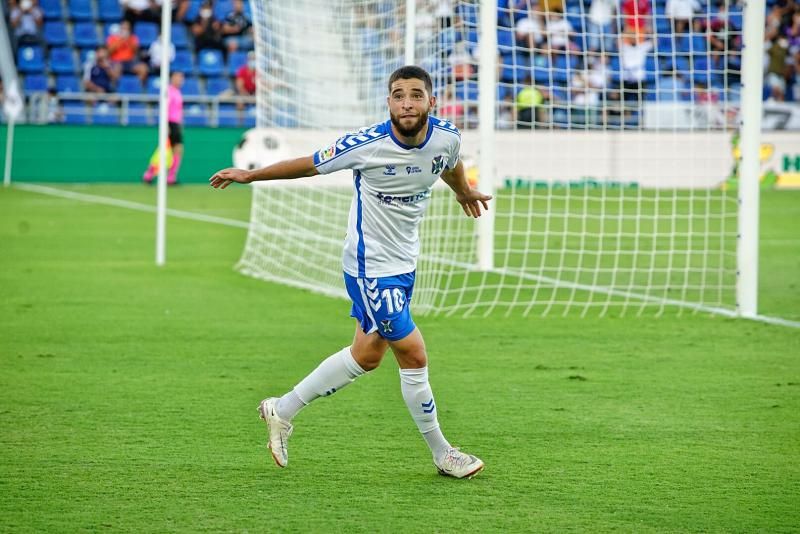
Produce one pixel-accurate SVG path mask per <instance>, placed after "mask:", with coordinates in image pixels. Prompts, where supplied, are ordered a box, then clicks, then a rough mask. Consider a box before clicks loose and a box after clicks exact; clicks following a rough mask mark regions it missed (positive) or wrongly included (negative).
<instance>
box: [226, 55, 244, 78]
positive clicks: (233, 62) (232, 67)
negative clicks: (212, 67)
mask: <svg viewBox="0 0 800 534" xmlns="http://www.w3.org/2000/svg"><path fill="white" fill-rule="evenodd" d="M246 63H247V52H245V51H242V50H237V51H236V52H231V53H230V54H228V74H229V75H231V76H236V71H237V70H239V67H241V66H242V65H244V64H246Z"/></svg>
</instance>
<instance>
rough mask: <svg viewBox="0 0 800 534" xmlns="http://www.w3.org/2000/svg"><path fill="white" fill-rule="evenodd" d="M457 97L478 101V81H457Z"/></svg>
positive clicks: (458, 98)
mask: <svg viewBox="0 0 800 534" xmlns="http://www.w3.org/2000/svg"><path fill="white" fill-rule="evenodd" d="M455 97H456V99H457V100H466V101H469V102H477V101H478V82H476V81H467V82H458V83H456V90H455Z"/></svg>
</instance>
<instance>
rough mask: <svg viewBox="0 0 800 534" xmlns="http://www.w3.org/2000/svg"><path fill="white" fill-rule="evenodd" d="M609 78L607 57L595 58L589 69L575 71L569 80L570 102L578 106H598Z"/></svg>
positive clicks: (604, 55)
mask: <svg viewBox="0 0 800 534" xmlns="http://www.w3.org/2000/svg"><path fill="white" fill-rule="evenodd" d="M610 77H611V72H610V71H609V69H608V56H607V55H606V54H602V55H599V56H597V57H595V58H594V61H593V62H592V64H591V67H590V68H588V69H584V70H578V71H576V72H575V74H574V75H573V77H572V80H570V90H571V93H572V102H573V103H574V104H576V105H579V106H598V105H600V103H601V101H602V99H603V93H604V92H605V89H606V87H607V86H608V81H609V79H610Z"/></svg>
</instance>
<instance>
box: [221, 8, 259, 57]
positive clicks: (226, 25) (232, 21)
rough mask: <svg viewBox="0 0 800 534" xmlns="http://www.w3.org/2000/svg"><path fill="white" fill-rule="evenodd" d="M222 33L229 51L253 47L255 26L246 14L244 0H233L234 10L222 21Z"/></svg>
mask: <svg viewBox="0 0 800 534" xmlns="http://www.w3.org/2000/svg"><path fill="white" fill-rule="evenodd" d="M222 35H223V36H224V38H225V46H226V47H227V49H228V52H235V51H236V50H240V49H241V50H252V49H253V28H252V25H251V24H250V21H249V20H247V17H245V15H244V2H242V0H233V11H231V12H230V13H228V14H227V16H226V17H225V20H224V21H223V22H222Z"/></svg>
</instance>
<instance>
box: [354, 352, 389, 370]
mask: <svg viewBox="0 0 800 534" xmlns="http://www.w3.org/2000/svg"><path fill="white" fill-rule="evenodd" d="M385 352H386V351H385V349H384V350H380V349H378V348H374V347H370V348H365V349H361V350H354V351H353V359H354V360H355V361H356V363H358V365H359V366H361V368H362V369H364V370H365V371H372V370H373V369H376V368H377V367H378V366H379V365H380V364H381V360H383V355H384V354H385Z"/></svg>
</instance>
